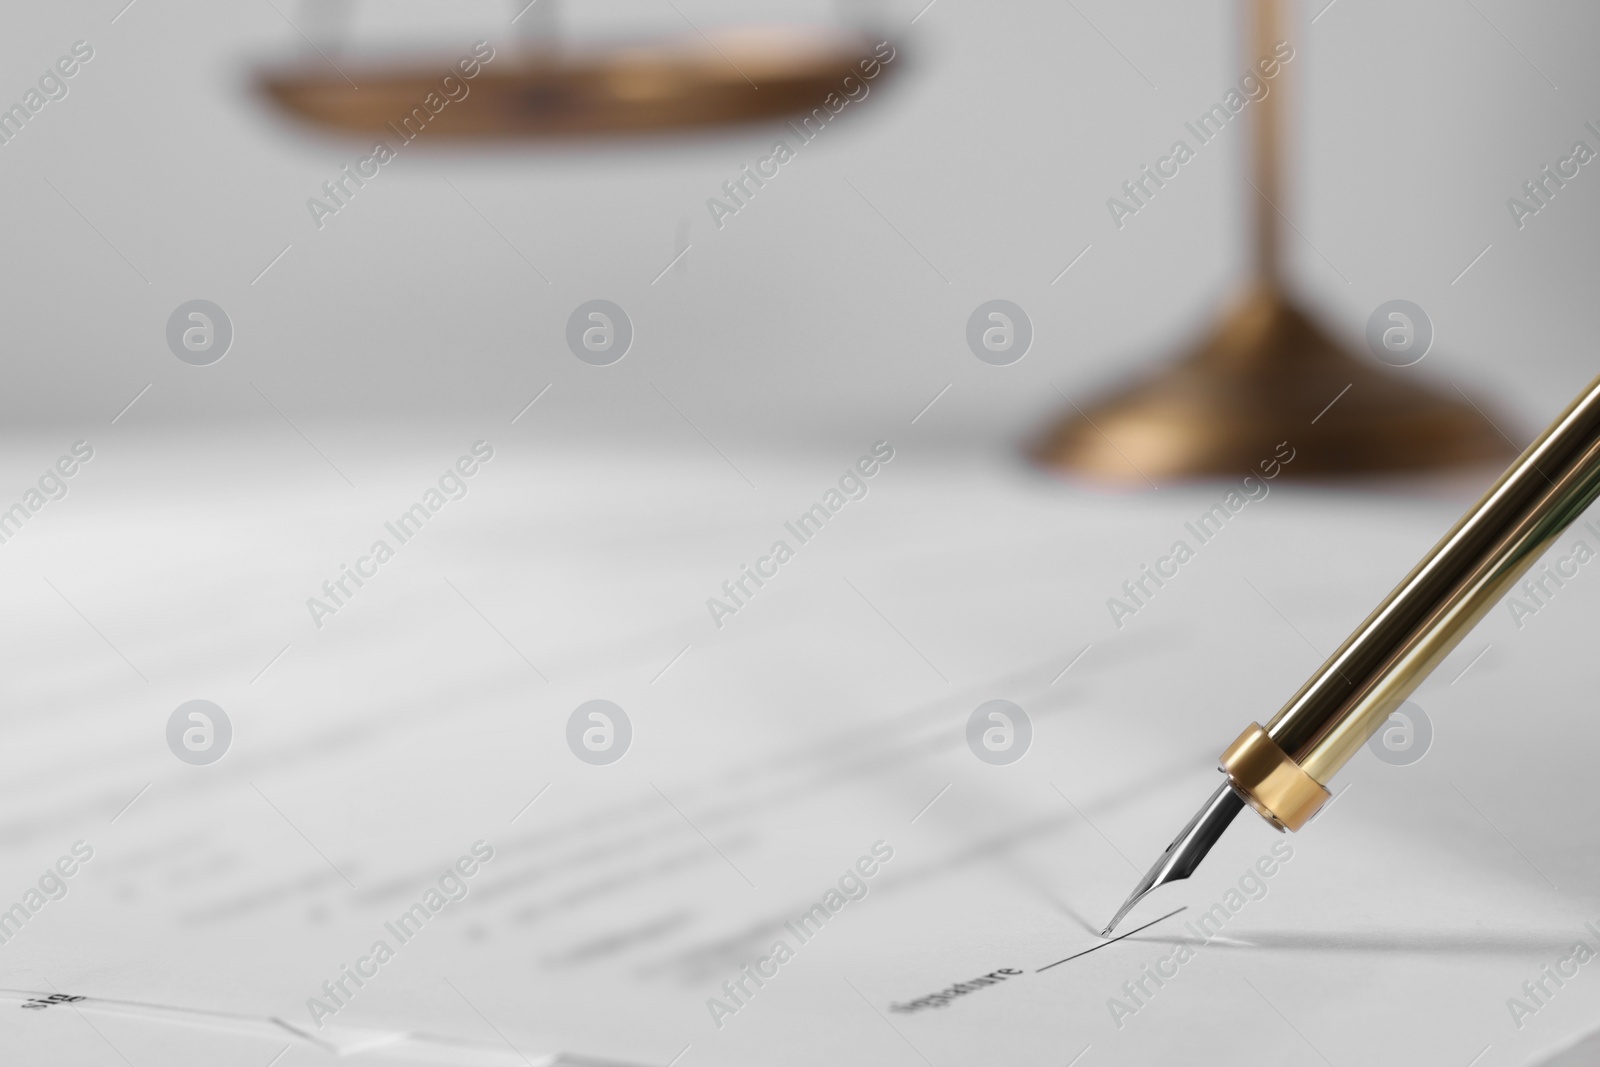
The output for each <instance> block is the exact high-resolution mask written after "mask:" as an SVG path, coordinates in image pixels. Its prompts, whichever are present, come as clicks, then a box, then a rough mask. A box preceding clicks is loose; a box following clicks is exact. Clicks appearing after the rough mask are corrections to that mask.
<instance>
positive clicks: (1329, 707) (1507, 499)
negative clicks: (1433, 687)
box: [1224, 378, 1600, 785]
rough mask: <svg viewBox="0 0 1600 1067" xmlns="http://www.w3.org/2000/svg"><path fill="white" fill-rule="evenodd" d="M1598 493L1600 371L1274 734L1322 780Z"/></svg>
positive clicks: (1290, 707)
mask: <svg viewBox="0 0 1600 1067" xmlns="http://www.w3.org/2000/svg"><path fill="white" fill-rule="evenodd" d="M1596 497H1600V378H1596V379H1595V380H1594V381H1593V382H1591V383H1589V386H1588V388H1587V389H1586V390H1585V391H1584V393H1583V395H1581V396H1580V397H1578V399H1577V400H1575V401H1573V403H1572V405H1571V406H1570V407H1569V408H1567V410H1566V411H1565V412H1563V413H1562V415H1561V417H1560V418H1558V419H1557V420H1556V421H1555V422H1554V423H1553V424H1552V425H1551V426H1550V428H1549V429H1547V430H1546V431H1545V432H1544V433H1543V434H1542V435H1541V436H1540V437H1539V439H1538V440H1537V441H1535V442H1534V443H1533V444H1532V445H1530V446H1529V447H1528V450H1527V451H1526V452H1524V453H1523V454H1522V456H1521V457H1520V458H1519V459H1518V460H1517V461H1516V462H1515V463H1513V464H1512V465H1511V468H1510V469H1509V470H1507V471H1506V473H1505V474H1503V475H1502V476H1501V477H1500V480H1499V481H1497V482H1496V483H1495V484H1494V486H1493V487H1492V488H1491V489H1490V490H1489V491H1488V492H1487V493H1486V494H1484V497H1483V499H1482V500H1480V501H1478V503H1477V505H1476V506H1475V507H1474V508H1473V509H1472V510H1471V511H1469V512H1467V514H1466V515H1465V516H1464V517H1463V518H1462V519H1461V521H1460V522H1458V523H1456V525H1455V527H1454V528H1453V529H1452V530H1451V531H1450V532H1449V533H1448V534H1446V535H1445V536H1444V539H1443V540H1441V541H1440V542H1439V543H1438V544H1437V545H1436V546H1434V549H1433V551H1432V552H1430V553H1428V555H1427V557H1426V558H1425V559H1423V561H1422V562H1421V563H1419V564H1417V566H1416V569H1414V570H1413V571H1412V572H1411V573H1410V574H1409V575H1407V576H1406V579H1405V581H1403V582H1401V583H1400V584H1399V586H1397V587H1396V588H1395V590H1394V592H1392V593H1390V594H1389V597H1388V599H1386V600H1385V601H1384V602H1383V603H1382V604H1380V605H1379V606H1378V608H1377V610H1376V611H1374V612H1373V613H1372V614H1371V615H1370V616H1368V617H1367V620H1366V621H1365V622H1363V623H1362V624H1361V626H1360V627H1358V628H1357V629H1356V631H1355V633H1353V634H1351V635H1350V637H1349V638H1348V639H1347V640H1346V641H1345V642H1344V644H1343V645H1341V646H1340V647H1339V650H1338V651H1337V652H1335V653H1334V654H1333V655H1332V656H1331V657H1330V658H1329V659H1328V661H1327V662H1326V663H1324V664H1323V665H1322V667H1321V668H1320V669H1319V670H1318V671H1317V672H1316V673H1315V674H1313V675H1312V676H1311V679H1310V680H1309V681H1307V682H1306V684H1305V685H1304V686H1302V687H1301V689H1300V691H1299V692H1298V693H1296V694H1295V696H1294V698H1293V699H1292V700H1290V701H1289V703H1287V704H1285V705H1284V707H1283V709H1282V710H1281V711H1279V712H1278V714H1277V715H1276V716H1274V717H1273V719H1272V721H1271V722H1270V723H1268V724H1267V728H1266V733H1267V735H1268V736H1269V737H1270V738H1271V739H1272V741H1273V742H1275V744H1276V746H1277V747H1278V748H1279V749H1281V750H1282V751H1283V752H1284V753H1285V754H1287V756H1288V757H1289V758H1290V759H1291V760H1293V761H1294V763H1295V764H1297V765H1298V766H1299V767H1300V769H1301V770H1303V771H1304V772H1305V773H1306V774H1307V775H1309V776H1310V777H1311V778H1313V779H1315V780H1316V781H1317V782H1319V783H1322V784H1323V785H1326V784H1327V783H1328V781H1329V780H1330V779H1331V778H1332V777H1333V775H1334V774H1335V773H1336V772H1337V771H1338V770H1339V768H1341V767H1343V766H1344V765H1345V763H1347V762H1348V761H1349V760H1350V757H1352V756H1354V755H1355V754H1356V752H1357V751H1359V750H1360V748H1361V746H1362V745H1364V744H1366V742H1367V739H1368V738H1370V737H1371V736H1372V735H1373V734H1374V733H1376V732H1377V731H1378V730H1379V728H1380V727H1382V725H1383V724H1384V723H1385V722H1386V721H1387V720H1388V718H1389V715H1390V714H1391V713H1392V712H1393V711H1394V710H1395V709H1396V708H1398V707H1399V706H1400V704H1401V703H1402V702H1403V701H1404V700H1405V699H1406V698H1407V697H1408V696H1410V695H1411V693H1412V692H1413V691H1415V689H1416V688H1417V686H1418V685H1420V684H1421V683H1422V680H1423V679H1424V678H1426V677H1427V676H1428V675H1429V674H1430V673H1432V671H1433V670H1434V668H1436V667H1437V666H1438V665H1439V664H1440V662H1441V661H1443V660H1444V658H1445V657H1446V656H1448V655H1449V654H1450V652H1451V650H1452V649H1454V648H1455V647H1456V645H1457V644H1459V643H1460V641H1461V639H1462V638H1463V637H1465V636H1466V634H1467V632H1468V631H1469V630H1471V629H1472V628H1473V627H1474V626H1476V625H1477V624H1478V622H1479V621H1480V620H1481V619H1482V618H1483V617H1484V615H1485V614H1487V613H1488V611H1489V609H1490V608H1491V607H1493V606H1494V605H1495V604H1496V603H1497V602H1498V601H1499V600H1500V598H1501V597H1503V596H1505V595H1506V593H1507V592H1508V591H1510V589H1511V587H1512V586H1513V585H1515V584H1516V582H1517V580H1518V579H1519V578H1521V577H1522V575H1523V574H1524V573H1526V572H1527V570H1528V568H1530V567H1532V566H1533V564H1534V563H1535V562H1536V561H1537V560H1538V558H1539V557H1540V556H1541V555H1543V553H1544V552H1545V550H1546V549H1548V548H1549V547H1550V546H1551V545H1553V544H1554V543H1555V540H1556V538H1557V537H1559V536H1560V535H1561V532H1562V531H1563V530H1565V529H1566V528H1567V527H1568V526H1569V525H1571V524H1572V522H1573V521H1574V520H1576V519H1577V518H1578V516H1580V515H1581V514H1583V511H1584V509H1585V508H1587V507H1588V506H1589V505H1590V504H1591V503H1593V502H1594V500H1595V499H1596ZM1234 747H1235V748H1237V747H1238V742H1235V745H1234ZM1232 751H1233V748H1230V749H1229V752H1230V753H1231V752H1232ZM1226 759H1227V756H1226V755H1225V756H1224V760H1226Z"/></svg>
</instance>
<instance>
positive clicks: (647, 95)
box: [258, 27, 904, 141]
mask: <svg viewBox="0 0 1600 1067" xmlns="http://www.w3.org/2000/svg"><path fill="white" fill-rule="evenodd" d="M878 43H879V42H878V41H877V40H876V39H872V40H869V39H868V38H866V37H865V36H862V35H860V34H856V33H851V32H844V31H829V32H822V31H818V30H815V29H805V28H793V27H760V28H752V29H743V30H723V31H712V32H710V33H709V34H708V35H707V36H706V37H704V38H703V37H701V36H700V35H698V34H694V35H690V36H687V37H684V38H681V39H676V38H675V39H669V40H663V41H654V42H648V43H641V44H630V45H620V46H615V47H610V48H605V49H595V48H589V49H581V48H575V47H558V46H556V45H555V44H554V43H548V44H543V45H541V46H540V47H537V48H529V49H527V50H526V51H524V52H523V53H522V54H520V55H517V54H502V55H501V56H500V57H498V58H496V59H495V61H494V62H493V63H491V64H489V65H486V66H485V67H484V68H483V69H482V72H481V73H480V74H478V75H477V76H476V77H475V78H473V79H472V80H471V81H470V82H469V83H467V85H468V88H469V90H470V91H469V93H468V95H467V96H466V97H464V98H462V99H461V100H459V101H456V102H453V103H451V104H450V105H449V106H448V107H446V108H444V109H443V110H442V111H440V112H439V113H438V114H437V115H436V116H432V117H431V118H430V121H429V123H428V126H427V130H428V140H430V141H432V140H433V139H434V138H436V137H439V136H453V137H474V138H512V137H514V138H532V137H573V136H582V135H591V134H594V135H607V134H626V133H638V132H647V131H653V130H671V129H685V128H692V127H703V126H717V125H726V124H730V123H740V122H753V121H757V120H760V119H770V118H781V117H783V116H786V115H805V114H809V113H810V112H811V111H812V110H813V109H816V108H822V107H824V106H825V105H824V103H823V101H824V100H825V99H826V98H827V97H828V95H829V94H830V93H837V94H839V95H840V97H841V98H842V97H843V96H844V94H845V92H846V88H845V87H843V86H842V83H843V81H844V79H845V78H846V77H847V76H849V75H852V74H853V75H855V76H856V78H857V79H858V80H861V79H862V76H863V69H862V68H861V66H860V64H861V63H863V62H868V63H871V64H872V66H871V67H870V68H868V69H870V70H871V71H872V72H873V76H874V79H875V81H881V77H882V75H885V74H889V73H891V72H893V71H898V70H899V68H900V67H901V66H903V65H904V63H903V62H902V63H893V62H887V61H885V56H887V57H889V58H893V56H894V53H893V52H892V51H889V52H886V53H881V54H877V55H875V54H874V47H875V46H876V45H877V44H878ZM890 47H891V48H892V45H891V46H890ZM452 62H453V59H451V58H445V57H441V59H440V60H439V61H438V62H433V63H419V62H408V63H404V64H397V63H394V62H391V63H389V64H387V65H384V66H377V67H372V66H368V67H363V66H361V65H360V64H359V63H357V62H354V61H351V60H348V59H341V61H340V67H341V68H342V71H343V73H342V74H341V73H340V72H339V71H335V70H332V69H330V68H329V67H328V66H326V65H325V64H323V65H315V64H312V63H311V62H310V61H309V60H308V61H306V63H305V64H303V65H296V66H293V67H288V68H283V69H276V70H267V71H263V72H262V73H261V74H260V75H259V78H258V82H259V86H260V88H261V90H262V91H263V92H264V93H265V94H266V95H267V96H268V97H269V98H271V99H272V100H273V101H274V102H275V103H277V104H278V105H279V106H280V107H282V108H283V109H284V110H286V111H288V112H289V113H290V114H292V115H294V116H296V117H297V118H300V119H303V120H306V121H309V122H312V123H314V124H316V125H319V126H324V127H328V128H331V129H333V130H337V131H341V132H344V133H349V134H355V135H359V136H363V137H365V136H369V135H374V134H376V135H379V136H381V133H380V132H379V131H381V130H382V129H383V127H384V125H385V124H386V123H391V122H395V123H398V122H399V121H400V119H401V118H403V117H404V116H406V115H408V114H410V113H411V110H412V109H413V108H416V107H419V106H421V103H422V101H423V100H424V99H425V98H426V97H427V96H428V95H429V94H430V93H435V94H436V93H437V92H438V89H439V79H440V78H441V77H442V76H443V75H444V74H447V73H449V72H450V65H451V63H452ZM346 75H348V78H346ZM352 83H354V85H352ZM354 86H359V87H360V88H359V89H357V88H355V87H354Z"/></svg>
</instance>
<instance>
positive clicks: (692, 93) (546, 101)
mask: <svg viewBox="0 0 1600 1067" xmlns="http://www.w3.org/2000/svg"><path fill="white" fill-rule="evenodd" d="M314 2H317V3H318V4H319V6H320V7H321V8H322V9H323V10H334V11H336V12H347V11H348V9H349V7H350V0H314ZM558 2H559V0H534V2H533V3H531V4H525V5H524V4H522V3H521V0H518V6H519V7H520V10H521V13H520V14H519V15H518V16H517V17H516V19H521V18H527V19H528V20H529V21H528V23H527V24H525V28H524V27H519V29H523V39H522V44H521V47H519V48H518V49H517V50H516V51H515V52H514V54H512V55H511V56H509V57H507V58H505V59H504V60H501V61H497V62H496V63H495V64H494V65H493V68H492V69H489V68H486V69H485V70H484V71H483V73H482V74H481V75H480V76H479V78H478V80H477V81H475V82H474V85H473V91H472V95H471V97H470V98H469V99H468V100H466V101H464V102H463V103H462V104H461V105H459V106H454V107H451V108H449V109H448V110H447V111H446V112H445V113H444V114H441V115H440V116H439V118H440V119H443V120H447V121H443V122H439V123H437V125H430V127H429V130H430V139H432V137H433V132H434V131H435V130H437V132H438V133H439V134H443V135H444V136H445V137H446V138H448V139H450V140H456V141H461V140H470V139H475V140H500V141H508V140H534V139H541V138H565V139H573V138H582V137H593V136H610V137H616V136H638V135H650V134H658V135H659V134H662V133H674V132H676V133H682V134H692V133H693V132H695V130H696V129H697V128H700V129H704V128H709V127H718V126H728V125H734V124H740V123H750V122H755V121H760V120H764V119H774V118H782V117H786V116H791V115H799V114H805V113H808V112H810V111H811V110H812V109H813V108H815V107H817V106H818V105H819V103H820V102H821V101H822V100H823V99H824V98H825V97H826V96H827V95H828V94H829V93H830V92H833V91H835V90H836V89H837V87H838V85H839V84H840V82H841V80H842V79H843V78H844V77H845V76H847V75H850V74H854V73H858V65H859V64H860V63H861V62H863V61H865V60H867V59H869V58H870V57H871V55H872V47H873V45H874V44H876V43H877V41H878V39H879V37H878V35H875V34H868V33H866V32H865V31H862V30H859V29H852V28H846V27H842V26H841V27H836V28H817V27H795V26H767V27H747V28H739V29H723V30H712V31H707V32H702V31H700V30H698V29H695V30H693V32H687V31H686V32H685V33H684V34H683V35H681V36H679V37H675V38H663V39H656V40H645V41H639V42H623V43H616V44H606V45H598V46H596V45H585V46H576V45H571V44H568V43H566V42H564V40H563V38H562V35H561V33H560V32H559V28H558V22H559V11H558V10H557V7H556V5H557V3H558ZM1247 2H1248V3H1249V4H1251V5H1252V6H1253V16H1254V17H1253V20H1252V21H1253V25H1254V38H1255V41H1254V44H1255V46H1256V53H1257V54H1258V55H1268V54H1270V52H1271V50H1272V47H1273V45H1274V44H1275V43H1276V42H1277V41H1278V40H1279V39H1280V34H1281V28H1282V24H1283V20H1282V6H1281V3H1282V0H1247ZM516 19H514V21H516ZM448 58H453V57H446V58H440V59H439V60H438V61H419V60H417V59H414V58H412V59H400V58H394V59H390V60H388V61H382V60H376V61H375V60H366V61H364V62H361V63H359V64H357V62H356V61H354V60H351V59H345V60H344V62H343V63H341V64H338V65H335V64H334V63H333V62H332V60H331V59H329V58H328V57H327V56H326V55H322V56H321V57H320V59H319V57H318V56H317V55H312V54H307V56H306V57H305V58H304V59H303V60H301V61H297V62H294V63H291V64H286V65H280V66H275V67H270V68H264V69H262V70H260V71H258V72H257V85H258V87H259V89H260V90H261V91H262V92H263V93H264V94H265V96H266V97H267V98H268V99H270V100H271V101H272V102H273V103H274V104H276V105H277V106H278V107H279V108H280V109H281V110H283V111H284V112H286V113H288V114H290V115H292V116H294V117H296V118H298V119H300V120H302V121H304V122H307V123H310V124H312V125H314V126H318V127H321V128H323V129H327V130H333V131H338V132H342V133H346V134H355V135H364V134H368V133H372V132H375V131H377V130H378V129H380V128H381V127H382V125H383V124H384V123H385V122H387V121H390V120H392V119H393V118H394V116H395V115H396V114H401V113H404V112H405V111H407V110H408V109H410V108H411V107H412V106H413V105H414V104H415V103H416V101H417V100H419V99H421V98H422V96H423V95H425V94H426V93H427V92H429V91H430V90H431V89H433V88H434V85H435V83H436V82H437V79H438V76H439V73H440V72H441V71H443V70H445V69H447V68H448ZM900 66H903V64H897V65H896V66H895V69H898V68H899V67H900ZM888 69H889V68H884V70H885V71H887V70H888ZM1286 77H1287V76H1286V74H1284V73H1280V75H1279V77H1278V84H1276V85H1275V86H1274V87H1273V89H1272V91H1271V92H1269V93H1268V94H1267V95H1266V96H1265V97H1263V98H1262V99H1260V100H1259V101H1256V102H1254V104H1253V105H1252V108H1251V110H1252V111H1253V114H1254V119H1253V122H1254V143H1253V146H1252V149H1253V150H1252V159H1251V163H1252V171H1253V174H1254V177H1253V180H1252V181H1251V185H1252V186H1253V188H1254V191H1255V193H1256V194H1257V195H1256V197H1255V199H1254V211H1253V230H1254V234H1253V236H1254V241H1253V253H1254V257H1253V258H1254V277H1253V278H1252V279H1251V280H1250V282H1249V283H1248V285H1247V286H1246V287H1245V289H1244V291H1243V293H1242V295H1241V296H1240V297H1239V298H1238V299H1237V300H1236V301H1235V302H1234V303H1233V305H1232V306H1231V307H1230V308H1229V309H1227V310H1226V311H1225V312H1224V314H1223V316H1222V318H1221V319H1220V320H1219V321H1218V322H1217V323H1216V324H1215V325H1214V326H1213V327H1212V328H1211V329H1210V331H1209V332H1208V333H1207V334H1206V335H1205V336H1203V337H1202V338H1201V339H1200V340H1199V341H1198V343H1196V344H1194V345H1193V346H1191V347H1190V348H1189V350H1188V351H1187V352H1186V353H1185V354H1184V355H1183V356H1182V357H1181V358H1180V359H1179V360H1177V361H1176V362H1174V363H1171V364H1169V365H1167V366H1165V367H1162V368H1161V369H1159V370H1158V371H1156V372H1155V373H1154V374H1151V375H1149V376H1147V377H1145V378H1143V379H1141V380H1139V381H1137V382H1135V383H1134V384H1133V385H1131V386H1129V387H1127V388H1125V389H1122V390H1121V391H1118V392H1115V393H1113V394H1112V395H1110V396H1108V397H1105V398H1103V399H1100V400H1098V401H1095V402H1093V403H1091V404H1089V405H1087V406H1086V407H1085V408H1084V409H1081V410H1074V411H1072V412H1070V413H1068V414H1067V415H1066V416H1065V417H1064V418H1063V419H1062V420H1061V421H1060V422H1059V423H1057V424H1055V425H1054V426H1053V427H1051V428H1050V429H1049V430H1048V431H1047V432H1046V433H1045V434H1044V435H1042V437H1041V438H1040V439H1039V440H1038V441H1037V443H1036V444H1034V445H1033V446H1032V447H1031V449H1030V451H1031V453H1032V456H1033V458H1034V459H1035V460H1036V461H1037V462H1039V463H1041V464H1043V465H1044V466H1046V467H1049V468H1051V469H1055V470H1058V471H1061V472H1063V473H1066V474H1069V475H1075V476H1082V477H1087V478H1090V479H1093V480H1099V481H1107V482H1112V483H1125V484H1129V485H1143V484H1144V483H1145V481H1146V480H1147V479H1152V480H1155V481H1173V480H1181V479H1190V478H1207V477H1218V476H1223V477H1231V476H1233V475H1235V474H1237V473H1239V472H1241V471H1245V470H1249V469H1251V468H1252V466H1253V465H1254V464H1255V463H1256V462H1257V461H1258V460H1259V459H1260V458H1261V457H1262V456H1265V455H1268V454H1270V453H1271V450H1272V446H1273V445H1275V444H1276V443H1277V442H1279V441H1283V440H1292V441H1294V442H1295V447H1296V449H1297V451H1298V453H1299V458H1298V459H1297V461H1296V462H1295V464H1294V466H1293V467H1292V468H1286V471H1292V474H1293V476H1296V477H1301V478H1304V477H1308V476H1310V477H1330V476H1341V475H1380V474H1389V473H1401V472H1407V471H1427V470H1433V469H1439V468H1445V467H1455V466H1470V465H1475V464H1493V463H1495V462H1496V461H1500V462H1503V461H1505V460H1506V459H1507V458H1508V457H1509V456H1510V454H1511V452H1512V449H1511V446H1510V444H1509V442H1507V441H1506V440H1505V439H1504V438H1502V437H1501V436H1500V434H1499V431H1498V430H1496V429H1495V428H1494V425H1493V424H1492V423H1491V422H1490V421H1489V419H1488V418H1487V417H1486V416H1485V415H1484V414H1483V413H1482V412H1481V410H1479V409H1478V408H1477V407H1476V406H1475V405H1474V404H1473V403H1472V402H1471V401H1469V400H1468V399H1467V398H1466V397H1465V396H1452V395H1450V394H1449V393H1446V392H1444V391H1441V390H1439V389H1437V388H1434V387H1432V386H1430V385H1427V384H1424V383H1423V382H1421V381H1419V380H1417V379H1416V378H1415V377H1414V376H1413V375H1410V374H1407V373H1404V372H1400V371H1396V370H1394V369H1392V368H1389V367H1386V366H1382V365H1380V364H1377V363H1376V361H1375V360H1373V359H1370V358H1367V357H1364V356H1360V355H1356V354H1353V353H1351V352H1350V351H1349V350H1347V349H1346V348H1345V347H1344V346H1343V345H1342V344H1341V343H1340V342H1339V341H1337V340H1336V339H1335V338H1334V337H1333V336H1332V335H1331V334H1330V333H1329V332H1328V331H1327V330H1326V329H1324V328H1323V327H1322V326H1321V325H1320V324H1319V323H1318V322H1317V321H1316V320H1315V319H1313V318H1312V317H1311V315H1310V314H1309V313H1308V312H1307V311H1306V310H1305V309H1303V308H1302V307H1301V306H1300V305H1299V304H1298V303H1297V302H1296V301H1295V299H1294V297H1293V296H1292V295H1291V294H1290V292H1289V288H1288V285H1287V281H1286V278H1285V271H1284V267H1283V262H1282V255H1281V253H1282V235H1281V229H1280V225H1279V223H1280V219H1281V218H1282V213H1281V210H1280V207H1279V205H1280V203H1281V201H1282V193H1283V187H1284V182H1283V180H1282V170H1283V166H1282V156H1283V145H1282V140H1283V139H1282V130H1281V124H1282V116H1283V108H1282V98H1283V84H1282V83H1283V81H1284V80H1286ZM357 85H359V89H357V88H356V86H357ZM1336 396H1338V397H1339V398H1340V399H1339V404H1338V408H1337V413H1336V414H1335V415H1330V417H1327V418H1318V416H1319V413H1321V412H1322V411H1323V410H1324V409H1325V408H1326V407H1327V405H1328V404H1329V402H1330V401H1331V400H1333V399H1334V398H1335V397H1336Z"/></svg>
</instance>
